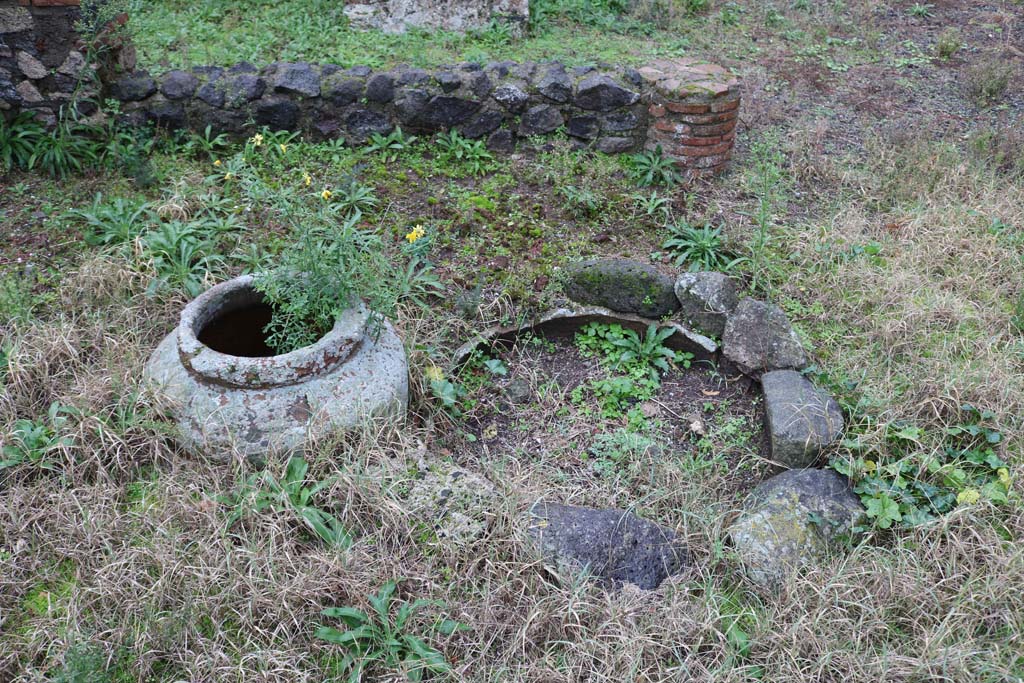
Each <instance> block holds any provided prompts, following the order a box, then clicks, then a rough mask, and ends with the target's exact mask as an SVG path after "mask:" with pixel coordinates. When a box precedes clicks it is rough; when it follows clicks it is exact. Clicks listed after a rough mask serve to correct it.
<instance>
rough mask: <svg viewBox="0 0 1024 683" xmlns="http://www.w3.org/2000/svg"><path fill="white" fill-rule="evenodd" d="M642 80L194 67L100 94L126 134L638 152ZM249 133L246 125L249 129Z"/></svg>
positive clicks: (515, 71)
mask: <svg viewBox="0 0 1024 683" xmlns="http://www.w3.org/2000/svg"><path fill="white" fill-rule="evenodd" d="M642 84H643V80H642V79H641V77H640V74H639V73H638V72H637V71H635V70H633V69H618V68H612V67H605V68H600V69H599V68H595V67H573V68H569V67H566V66H564V65H562V64H560V63H558V62H548V63H543V64H536V63H522V64H518V63H514V62H495V63H490V64H487V65H480V64H471V63H466V64H460V65H458V66H453V67H446V68H440V69H436V70H431V71H425V70H422V69H415V68H406V67H398V68H395V69H392V70H390V71H371V70H370V69H369V68H366V67H354V68H350V69H342V68H341V67H338V66H334V65H329V64H328V65H323V66H320V65H315V64H307V63H285V62H279V63H274V64H271V65H269V66H267V67H265V68H263V69H257V68H256V67H255V66H253V65H251V64H246V63H242V64H236V65H235V66H233V67H230V68H218V67H195V68H193V69H191V70H189V71H171V72H168V73H166V74H164V75H162V76H161V77H159V78H152V77H150V76H149V75H148V74H147V73H145V72H136V73H132V74H128V75H126V76H123V77H121V78H118V79H116V80H114V81H113V82H111V83H110V84H109V86H108V94H109V96H111V97H114V98H116V99H118V100H121V101H122V102H124V103H125V105H124V106H123V110H124V111H125V112H126V114H128V115H129V116H131V117H133V121H134V122H135V123H139V124H142V123H146V122H152V123H154V124H156V125H159V126H164V127H167V128H185V127H188V128H192V129H194V130H203V129H205V128H206V126H210V127H211V129H212V130H214V131H218V132H226V133H230V134H236V135H245V134H248V133H249V132H251V130H252V129H253V127H252V124H255V126H269V127H270V128H272V129H275V130H301V131H304V132H305V133H307V134H309V135H311V136H313V137H314V138H321V139H323V138H333V137H339V136H341V137H344V138H346V139H348V140H350V141H352V142H353V143H356V144H358V143H361V142H363V141H365V140H366V139H367V138H368V137H369V136H370V135H371V134H373V133H388V132H390V131H391V130H393V129H394V128H395V127H397V126H400V127H401V128H402V129H403V130H404V131H408V132H412V133H420V134H426V133H433V132H437V131H444V130H449V129H455V130H457V131H459V132H460V133H461V134H462V135H464V136H465V137H467V138H472V139H480V138H485V139H486V140H487V142H488V145H489V146H491V147H492V148H495V149H510V148H511V147H512V146H513V145H514V143H515V140H516V139H517V138H522V137H527V136H533V135H545V134H549V133H553V132H555V131H556V130H559V129H564V130H565V132H566V133H567V134H568V135H569V136H571V137H573V138H576V139H578V140H581V141H584V142H587V143H592V144H593V145H594V146H595V147H596V148H597V149H599V150H601V151H604V152H609V153H614V152H624V151H628V150H634V149H638V148H639V147H641V146H642V145H643V141H644V139H645V136H646V130H647V129H646V126H647V114H646V107H645V105H644V103H643V102H642V97H641V85H642ZM250 122H251V123H250Z"/></svg>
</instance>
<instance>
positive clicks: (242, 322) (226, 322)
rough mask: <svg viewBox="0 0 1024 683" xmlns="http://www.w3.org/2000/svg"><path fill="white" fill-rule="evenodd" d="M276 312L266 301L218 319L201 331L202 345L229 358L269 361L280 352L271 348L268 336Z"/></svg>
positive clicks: (214, 319) (239, 309)
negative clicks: (272, 317)
mask: <svg viewBox="0 0 1024 683" xmlns="http://www.w3.org/2000/svg"><path fill="white" fill-rule="evenodd" d="M272 315H273V309H272V308H271V307H270V304H267V303H264V302H262V301H260V302H257V303H251V304H249V305H247V306H243V307H241V308H236V309H234V310H228V311H225V312H223V313H221V314H220V315H217V316H215V317H214V318H213V319H212V320H210V322H208V323H207V324H206V325H204V326H203V329H202V330H200V332H199V334H198V335H197V336H198V337H199V341H200V342H201V343H203V344H205V345H206V346H208V347H210V348H211V349H213V350H214V351H218V352H220V353H224V354H227V355H229V356H242V357H245V358H266V357H268V356H276V355H277V352H276V351H274V349H272V348H270V346H269V345H268V344H267V334H266V332H264V331H263V330H264V328H266V326H267V324H268V323H269V322H270V318H271V316H272Z"/></svg>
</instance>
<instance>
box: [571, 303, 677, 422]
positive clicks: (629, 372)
mask: <svg viewBox="0 0 1024 683" xmlns="http://www.w3.org/2000/svg"><path fill="white" fill-rule="evenodd" d="M672 332H673V330H672V328H670V327H665V328H662V329H660V330H659V329H658V327H657V325H654V324H651V325H649V326H648V328H647V330H646V332H645V334H643V335H640V334H638V333H637V332H636V331H635V330H630V329H626V328H623V327H622V326H621V325H619V324H617V323H599V322H591V323H587V324H586V325H584V326H583V327H582V328H580V330H579V331H578V332H577V333H576V346H577V347H578V348H579V349H580V352H581V353H582V354H583V355H584V356H597V357H598V358H599V359H600V360H601V363H602V364H603V365H604V366H606V367H607V368H608V369H609V370H611V371H612V374H611V375H610V376H608V377H601V378H598V379H595V380H591V381H590V382H589V383H588V384H587V385H586V387H585V388H587V389H589V390H590V391H591V392H592V393H593V394H594V396H595V397H596V398H597V400H598V403H599V404H600V406H601V412H602V415H603V416H604V417H617V416H619V415H621V414H622V413H623V412H624V411H625V410H627V409H628V408H629V407H630V406H632V405H633V404H635V403H637V402H639V401H645V400H647V399H649V398H651V397H652V396H654V394H655V392H657V390H658V388H659V387H660V386H661V373H663V372H668V371H669V370H670V369H671V367H672V365H674V364H679V365H681V366H682V367H684V368H688V367H690V361H691V360H692V359H693V354H690V353H682V352H677V351H673V350H672V349H670V348H668V347H667V346H665V341H666V340H667V339H668V338H669V337H670V336H671V335H672ZM583 392H584V387H583V386H582V385H581V386H578V387H576V389H574V390H573V393H572V395H571V398H572V400H573V402H575V403H581V402H582V400H583Z"/></svg>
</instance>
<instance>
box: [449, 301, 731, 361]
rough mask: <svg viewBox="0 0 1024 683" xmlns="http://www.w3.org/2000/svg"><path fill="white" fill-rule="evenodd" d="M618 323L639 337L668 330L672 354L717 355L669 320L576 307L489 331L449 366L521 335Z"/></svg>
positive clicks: (714, 347) (707, 344) (696, 336)
mask: <svg viewBox="0 0 1024 683" xmlns="http://www.w3.org/2000/svg"><path fill="white" fill-rule="evenodd" d="M595 321H596V322H602V323H618V324H619V325H622V326H623V327H626V328H629V329H631V330H634V331H636V332H637V333H643V332H645V331H646V330H647V327H648V325H650V324H651V323H654V324H657V325H661V326H662V327H670V328H672V336H670V337H669V338H668V339H666V340H665V342H664V343H665V346H667V347H668V348H670V349H672V350H673V351H685V352H687V353H692V354H693V359H694V360H697V361H700V360H707V361H713V360H714V359H715V357H716V354H717V353H718V344H716V343H715V342H714V340H712V339H708V338H707V337H705V336H704V335H702V334H698V333H697V332H694V331H693V330H691V329H689V328H687V327H686V326H685V325H681V324H679V323H677V322H673V321H671V320H669V321H667V322H664V323H662V322H659V321H657V320H651V319H650V318H643V317H640V316H637V315H630V314H629V313H616V312H615V311H612V310H610V309H607V308H603V307H601V306H579V307H576V308H555V309H553V310H550V311H546V312H545V313H543V314H541V315H540V316H538V317H536V318H534V319H533V320H530V321H528V322H526V323H524V324H522V325H509V326H502V325H499V326H496V327H491V328H489V329H487V330H484V331H482V332H480V333H479V334H477V336H476V337H474V338H473V339H470V340H469V341H467V342H466V343H465V344H463V345H462V346H460V347H459V348H458V349H457V350H456V351H455V355H454V356H453V357H452V364H453V365H455V366H456V367H457V366H459V365H462V363H464V362H465V361H466V359H467V358H469V356H470V354H472V353H473V351H475V350H477V349H479V348H481V347H482V346H487V345H489V344H494V343H497V342H504V341H511V340H512V339H515V338H516V337H517V336H519V335H520V334H522V333H523V332H529V331H540V332H543V331H550V332H559V333H564V332H572V331H575V330H578V329H579V328H581V327H583V326H584V325H586V324H587V323H589V322H595Z"/></svg>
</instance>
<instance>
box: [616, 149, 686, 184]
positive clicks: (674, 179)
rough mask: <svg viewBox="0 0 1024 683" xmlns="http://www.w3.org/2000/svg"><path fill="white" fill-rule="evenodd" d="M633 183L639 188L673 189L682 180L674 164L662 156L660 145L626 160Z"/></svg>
mask: <svg viewBox="0 0 1024 683" xmlns="http://www.w3.org/2000/svg"><path fill="white" fill-rule="evenodd" d="M626 164H627V166H628V168H629V171H630V175H631V176H632V178H633V182H635V183H636V184H638V185H640V186H641V187H649V186H651V185H665V186H666V187H674V186H675V185H678V184H679V182H680V181H681V180H682V176H680V175H679V171H678V170H676V165H675V162H674V161H672V160H671V159H669V158H667V157H665V156H664V154H663V152H662V149H661V145H658V146H657V147H655V148H654V149H653V150H648V151H644V152H638V153H637V154H633V155H631V156H629V157H627V158H626Z"/></svg>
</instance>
